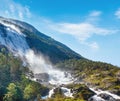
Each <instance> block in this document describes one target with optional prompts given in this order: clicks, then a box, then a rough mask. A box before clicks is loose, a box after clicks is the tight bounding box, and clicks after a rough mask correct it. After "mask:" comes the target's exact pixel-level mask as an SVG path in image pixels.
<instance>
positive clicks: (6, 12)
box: [0, 0, 31, 20]
mask: <svg viewBox="0 0 120 101" xmlns="http://www.w3.org/2000/svg"><path fill="white" fill-rule="evenodd" d="M3 5H5V6H3ZM0 9H1V10H0V15H1V16H5V17H12V18H15V19H20V20H24V19H25V18H30V17H31V12H30V10H29V8H28V7H26V6H22V5H20V4H18V3H16V2H14V1H13V0H3V1H1V3H0Z"/></svg>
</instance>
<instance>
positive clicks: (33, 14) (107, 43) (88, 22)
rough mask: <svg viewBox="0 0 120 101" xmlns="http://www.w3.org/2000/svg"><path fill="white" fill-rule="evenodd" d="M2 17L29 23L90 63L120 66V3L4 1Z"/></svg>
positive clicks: (113, 0) (1, 0) (1, 2)
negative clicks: (96, 62) (98, 62)
mask: <svg viewBox="0 0 120 101" xmlns="http://www.w3.org/2000/svg"><path fill="white" fill-rule="evenodd" d="M0 15H1V16H4V17H9V18H15V19H18V20H22V21H26V22H28V23H30V24H32V25H33V26H35V27H36V28H37V29H38V30H39V31H41V32H43V33H45V34H46V35H49V36H51V37H52V38H54V39H56V40H58V41H60V42H62V43H64V44H66V45H67V46H69V47H70V48H71V49H73V50H74V51H76V52H77V53H79V54H81V55H82V56H84V57H86V58H88V59H92V60H95V61H103V62H107V63H111V64H114V65H117V66H120V53H119V52H120V1H119V0H109V1H108V0H0Z"/></svg>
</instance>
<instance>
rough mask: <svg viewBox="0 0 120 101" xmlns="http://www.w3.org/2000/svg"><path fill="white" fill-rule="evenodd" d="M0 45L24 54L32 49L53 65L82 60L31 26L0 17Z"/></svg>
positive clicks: (79, 56)
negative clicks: (71, 60)
mask: <svg viewBox="0 0 120 101" xmlns="http://www.w3.org/2000/svg"><path fill="white" fill-rule="evenodd" d="M0 44H2V45H5V46H6V47H7V48H9V49H10V50H12V51H20V52H25V51H26V50H28V49H29V48H30V49H33V50H34V51H36V52H37V53H42V54H43V55H45V56H47V57H48V58H49V59H50V61H51V62H53V63H57V62H60V61H64V60H67V59H73V58H76V59H81V58H83V57H82V56H81V55H79V54H77V53H75V52H74V51H72V50H71V49H70V48H68V47H67V46H65V45H64V44H62V43H60V42H58V41H55V40H54V39H52V38H51V37H49V36H46V35H44V34H43V33H41V32H39V31H38V30H37V29H35V28H34V27H33V26H31V25H29V24H27V23H25V22H21V21H18V20H12V19H6V18H2V17H0Z"/></svg>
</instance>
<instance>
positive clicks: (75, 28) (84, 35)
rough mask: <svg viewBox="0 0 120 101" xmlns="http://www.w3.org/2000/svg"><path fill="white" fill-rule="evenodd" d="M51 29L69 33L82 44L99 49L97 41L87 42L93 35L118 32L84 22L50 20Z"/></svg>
mask: <svg viewBox="0 0 120 101" xmlns="http://www.w3.org/2000/svg"><path fill="white" fill-rule="evenodd" d="M48 25H49V27H50V29H52V30H54V31H57V32H59V33H64V34H69V35H72V36H73V37H75V38H76V39H77V40H79V42H80V43H81V44H84V45H87V46H89V47H91V48H92V49H97V50H98V49H99V45H98V44H97V42H93V43H91V42H87V41H88V39H89V38H91V37H92V36H93V35H99V36H105V35H110V34H114V33H117V32H118V30H112V29H106V28H102V27H98V26H96V25H94V24H91V23H87V22H82V23H78V24H76V23H53V22H49V24H48Z"/></svg>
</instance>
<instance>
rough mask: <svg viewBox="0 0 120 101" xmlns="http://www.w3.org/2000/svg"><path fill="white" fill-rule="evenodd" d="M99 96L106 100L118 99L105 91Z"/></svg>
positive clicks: (114, 100)
mask: <svg viewBox="0 0 120 101" xmlns="http://www.w3.org/2000/svg"><path fill="white" fill-rule="evenodd" d="M98 96H99V97H101V98H102V99H104V100H105V101H116V99H114V98H113V97H112V96H110V95H108V94H105V93H101V94H99V95H98Z"/></svg>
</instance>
